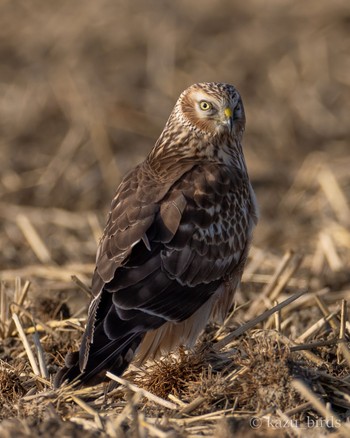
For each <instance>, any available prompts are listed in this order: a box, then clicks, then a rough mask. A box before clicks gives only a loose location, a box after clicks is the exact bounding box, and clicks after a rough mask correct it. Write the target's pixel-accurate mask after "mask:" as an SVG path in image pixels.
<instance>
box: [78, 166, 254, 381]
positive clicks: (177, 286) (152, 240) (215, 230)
mask: <svg viewBox="0 0 350 438" xmlns="http://www.w3.org/2000/svg"><path fill="white" fill-rule="evenodd" d="M147 178H148V175H147V172H145V169H143V168H142V166H140V167H139V168H138V169H137V170H136V171H135V173H131V174H129V175H128V176H127V177H126V178H125V180H124V181H123V183H122V185H121V186H120V188H119V190H118V193H117V196H116V197H115V199H114V201H113V204H112V210H111V213H110V216H109V221H108V224H107V227H106V230H105V234H104V237H103V239H102V241H101V245H100V249H99V253H98V256H97V265H96V271H95V274H94V280H93V285H94V286H93V288H94V293H95V294H96V298H95V300H94V301H93V302H92V305H91V307H90V311H89V319H88V324H87V328H86V332H85V334H84V338H83V342H82V346H81V350H80V360H79V362H80V369H81V370H82V371H84V372H85V374H86V375H85V376H82V377H81V379H82V380H84V379H86V380H88V379H90V378H91V376H93V375H96V374H98V373H102V372H104V371H105V370H106V369H109V370H112V371H114V372H116V373H121V372H122V371H123V370H124V369H125V367H126V366H127V364H128V363H129V362H130V360H131V357H132V355H133V353H134V352H135V350H136V348H137V345H138V344H139V343H140V342H141V340H142V338H143V336H144V334H145V333H146V332H147V331H149V330H152V329H156V328H158V327H160V326H161V325H163V324H164V323H166V322H168V321H171V322H180V321H183V320H185V319H187V318H189V317H190V316H191V315H192V314H193V313H194V312H195V311H196V310H197V309H199V308H200V307H201V306H202V305H203V304H204V303H205V302H206V301H207V300H208V299H209V298H210V296H211V295H212V294H213V293H214V292H215V291H216V290H217V288H218V287H219V285H220V284H221V283H222V282H223V280H224V278H225V277H227V276H229V275H230V274H232V273H233V272H234V271H235V269H237V267H238V265H239V263H240V259H241V256H242V253H243V252H244V249H245V247H246V243H247V240H248V236H249V234H250V231H251V228H252V220H251V210H252V205H251V199H250V196H249V182H248V180H247V177H246V176H244V175H243V174H242V173H241V172H240V171H239V170H237V171H236V172H232V170H231V169H228V168H227V167H224V166H217V165H205V166H195V167H193V168H191V169H188V170H187V172H185V173H184V174H183V175H181V177H179V178H178V179H177V180H175V181H174V182H173V184H168V185H166V184H162V185H155V183H154V180H152V178H149V179H147ZM141 179H142V181H141ZM141 189H142V192H141Z"/></svg>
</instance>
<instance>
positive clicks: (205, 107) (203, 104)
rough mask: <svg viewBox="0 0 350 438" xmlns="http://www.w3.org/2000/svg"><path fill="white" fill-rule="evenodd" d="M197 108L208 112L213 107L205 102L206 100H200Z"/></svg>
mask: <svg viewBox="0 0 350 438" xmlns="http://www.w3.org/2000/svg"><path fill="white" fill-rule="evenodd" d="M199 107H200V109H201V110H203V111H209V110H211V109H212V108H213V105H212V104H211V103H210V102H207V101H206V100H201V101H200V102H199Z"/></svg>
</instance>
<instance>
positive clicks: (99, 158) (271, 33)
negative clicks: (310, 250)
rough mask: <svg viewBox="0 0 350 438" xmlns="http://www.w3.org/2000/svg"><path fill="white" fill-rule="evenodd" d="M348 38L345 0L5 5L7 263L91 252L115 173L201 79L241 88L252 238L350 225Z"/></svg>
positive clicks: (293, 240) (273, 240) (150, 140)
mask: <svg viewBox="0 0 350 438" xmlns="http://www.w3.org/2000/svg"><path fill="white" fill-rule="evenodd" d="M349 35H350V3H349V1H348V0H332V1H331V2H330V1H322V0H309V1H307V2H301V1H299V2H296V1H294V0H284V1H280V0H265V1H263V0H246V1H244V2H238V1H232V0H201V1H200V2H199V1H195V0H186V1H185V0H179V1H167V0H164V1H151V0H145V1H129V0H100V1H98V2H96V1H94V0H87V1H84V2H71V1H70V0H61V1H59V2H55V1H42V0H32V1H30V2H28V1H15V2H14V1H13V0H2V2H1V6H0V154H1V155H0V221H1V224H2V226H1V227H0V244H1V247H2V250H1V252H0V268H1V269H10V268H19V267H21V266H26V265H27V264H35V263H37V262H42V263H43V262H49V263H53V264H63V263H66V262H68V261H69V262H89V263H93V260H94V254H95V251H96V241H97V240H98V235H99V232H100V231H101V227H102V228H103V226H104V222H105V219H106V213H107V211H108V209H109V205H110V201H111V197H112V195H113V192H114V191H115V189H116V187H117V185H118V183H119V181H120V180H121V178H122V176H123V175H124V174H125V172H126V171H127V170H129V169H130V168H131V167H132V166H134V165H135V164H137V163H139V162H140V161H142V160H143V159H144V157H145V156H146V155H147V153H148V152H149V150H150V149H151V147H152V146H153V144H154V142H155V140H156V139H157V137H158V136H159V134H160V132H161V130H162V128H163V126H164V124H165V122H166V120H167V118H168V116H169V113H170V111H171V109H172V107H173V105H174V103H175V101H176V99H177V97H178V96H179V94H180V92H181V91H182V90H183V89H184V88H186V87H188V86H189V85H191V84H192V83H194V82H200V81H220V82H229V83H232V84H234V85H235V86H236V87H237V88H238V90H239V91H240V93H241V95H242V97H243V101H244V104H245V109H246V114H247V126H246V133H245V137H244V147H245V155H246V160H247V163H248V168H249V171H250V176H251V180H252V183H253V186H254V188H255V191H256V193H257V197H258V200H259V204H260V209H261V220H260V224H259V227H258V229H257V232H256V235H255V241H254V244H255V245H256V246H259V247H262V248H265V249H269V250H270V251H276V253H277V254H279V253H282V252H283V251H284V250H285V249H287V248H290V247H294V248H304V247H307V246H309V245H311V243H312V244H313V245H314V243H315V242H316V241H318V240H317V239H318V238H319V233H320V230H324V225H325V222H324V221H325V220H327V221H329V220H331V221H332V223H333V224H337V226H338V225H339V226H341V227H342V230H343V231H344V229H346V227H347V226H348V225H349V215H348V213H349V207H348V201H347V200H348V199H349V196H350V176H349V173H350V171H349V169H350V158H349V150H350V145H349V134H350V122H349V116H350V38H349ZM327 223H328V222H327ZM28 224H29V225H28ZM33 229H34V231H35V232H34V234H36V235H37V236H39V237H40V239H41V240H42V242H41V243H43V244H44V250H43V252H40V248H39V247H38V248H39V249H38V253H36V251H34V253H33V250H32V249H33V245H31V243H30V236H29V235H30V232H31V231H33ZM28 230H29V231H28ZM338 231H339V230H338ZM28 233H29V234H28ZM28 236H29V237H28ZM335 236H338V237H334V239H335V240H336V239H337V238H339V234H335ZM341 236H343V237H340V238H339V239H340V240H342V239H343V238H345V237H344V236H346V238H347V239H348V241H347V242H348V243H349V236H348V235H346V234H342V235H341ZM28 239H29V240H28ZM321 240H322V239H321ZM39 243H40V242H39ZM343 250H344V251H345V249H344V248H343V249H342V248H340V250H339V257H340V260H343V261H342V263H343V264H344V263H345V259H344V257H345V256H344V254H345V253H344V254H343V255H342V251H343ZM45 251H46V253H45ZM342 257H343V259H341V258H342Z"/></svg>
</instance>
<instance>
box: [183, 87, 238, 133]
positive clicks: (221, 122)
mask: <svg viewBox="0 0 350 438" xmlns="http://www.w3.org/2000/svg"><path fill="white" fill-rule="evenodd" d="M179 106H180V108H179V110H180V111H181V113H182V114H181V116H182V117H181V118H182V120H183V121H184V122H185V123H186V125H188V126H189V127H190V128H192V129H194V130H196V131H198V132H200V133H201V134H207V135H209V136H210V137H214V136H221V135H228V136H230V135H233V136H235V137H240V136H241V134H242V132H243V130H244V125H245V115H244V108H243V104H242V100H241V97H240V95H239V93H238V91H237V90H236V89H235V88H234V87H233V86H232V85H229V84H221V83H214V82H205V83H200V84H194V85H192V86H191V87H189V88H188V89H187V90H185V91H184V92H183V93H182V95H181V96H180V99H179Z"/></svg>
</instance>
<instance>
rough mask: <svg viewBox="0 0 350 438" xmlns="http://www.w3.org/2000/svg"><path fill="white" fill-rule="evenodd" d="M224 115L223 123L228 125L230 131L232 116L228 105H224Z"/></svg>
mask: <svg viewBox="0 0 350 438" xmlns="http://www.w3.org/2000/svg"><path fill="white" fill-rule="evenodd" d="M224 115H225V118H224V120H223V123H224V124H225V125H227V126H228V127H229V130H230V131H232V126H233V117H232V116H233V112H232V109H231V108H230V107H226V108H225V109H224Z"/></svg>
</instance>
